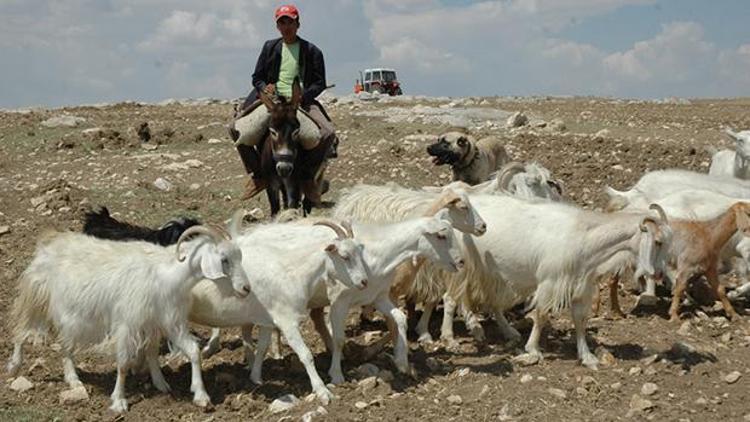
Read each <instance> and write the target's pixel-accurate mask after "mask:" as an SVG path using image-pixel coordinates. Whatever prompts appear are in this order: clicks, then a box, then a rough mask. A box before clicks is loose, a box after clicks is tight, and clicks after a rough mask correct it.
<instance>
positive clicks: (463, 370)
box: [456, 368, 471, 377]
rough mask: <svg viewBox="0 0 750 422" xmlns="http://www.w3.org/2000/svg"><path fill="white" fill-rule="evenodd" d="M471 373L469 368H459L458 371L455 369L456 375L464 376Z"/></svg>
mask: <svg viewBox="0 0 750 422" xmlns="http://www.w3.org/2000/svg"><path fill="white" fill-rule="evenodd" d="M470 373H471V368H461V369H459V370H458V371H456V375H457V376H458V377H465V376H467V375H469V374H470Z"/></svg>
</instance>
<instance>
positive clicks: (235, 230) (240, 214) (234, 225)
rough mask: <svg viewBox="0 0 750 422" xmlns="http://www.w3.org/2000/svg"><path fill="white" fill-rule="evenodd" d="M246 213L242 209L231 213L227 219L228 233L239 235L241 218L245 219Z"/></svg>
mask: <svg viewBox="0 0 750 422" xmlns="http://www.w3.org/2000/svg"><path fill="white" fill-rule="evenodd" d="M245 215H247V213H246V212H245V210H244V209H241V208H240V209H238V210H237V211H235V212H234V214H232V218H231V219H230V220H229V235H230V236H231V235H232V234H234V235H239V234H240V231H241V230H242V220H244V219H245Z"/></svg>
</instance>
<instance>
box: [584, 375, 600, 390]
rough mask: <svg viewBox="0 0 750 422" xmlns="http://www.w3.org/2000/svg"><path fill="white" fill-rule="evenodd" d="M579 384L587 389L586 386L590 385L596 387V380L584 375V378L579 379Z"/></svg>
mask: <svg viewBox="0 0 750 422" xmlns="http://www.w3.org/2000/svg"><path fill="white" fill-rule="evenodd" d="M581 384H582V385H583V386H584V387H588V386H591V385H596V379H594V377H592V376H590V375H586V376H585V377H583V378H582V379H581Z"/></svg>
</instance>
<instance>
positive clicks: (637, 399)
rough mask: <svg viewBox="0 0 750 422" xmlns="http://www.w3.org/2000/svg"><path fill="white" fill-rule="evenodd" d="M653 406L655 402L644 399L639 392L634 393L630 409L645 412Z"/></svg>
mask: <svg viewBox="0 0 750 422" xmlns="http://www.w3.org/2000/svg"><path fill="white" fill-rule="evenodd" d="M653 407H654V403H652V402H651V400H647V399H644V398H642V397H641V396H639V395H638V394H633V397H632V398H631V399H630V410H633V411H636V412H643V411H646V410H649V409H652V408H653Z"/></svg>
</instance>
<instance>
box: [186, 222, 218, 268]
mask: <svg viewBox="0 0 750 422" xmlns="http://www.w3.org/2000/svg"><path fill="white" fill-rule="evenodd" d="M194 234H205V235H206V236H208V237H210V238H211V240H213V241H214V243H220V242H221V241H223V240H225V239H224V236H223V235H221V234H220V233H219V232H218V231H217V230H216V229H215V228H213V227H209V226H193V227H190V228H189V229H187V230H185V231H184V232H183V233H182V236H180V238H179V239H178V240H177V247H175V253H176V254H177V260H178V261H180V262H182V261H184V260H185V257H184V256H180V245H181V244H182V242H183V241H184V240H185V239H187V238H189V237H190V236H192V235H194Z"/></svg>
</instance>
